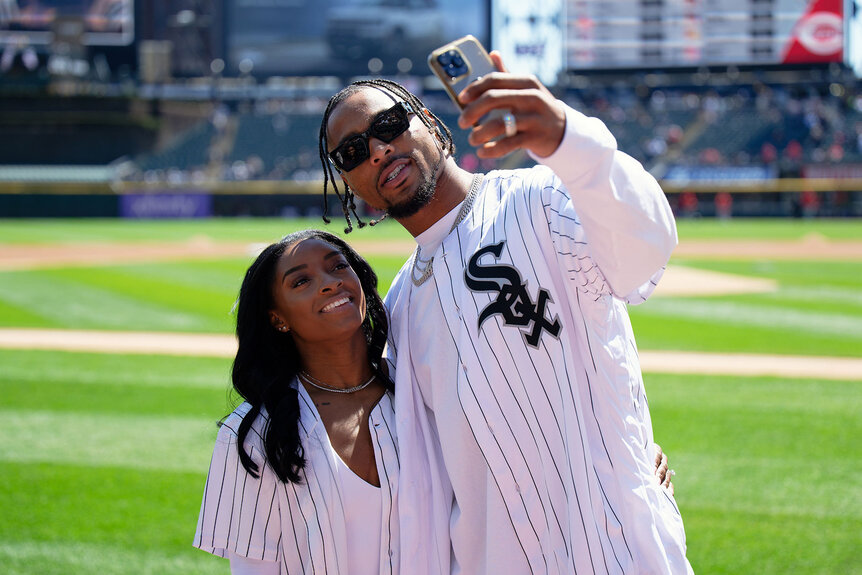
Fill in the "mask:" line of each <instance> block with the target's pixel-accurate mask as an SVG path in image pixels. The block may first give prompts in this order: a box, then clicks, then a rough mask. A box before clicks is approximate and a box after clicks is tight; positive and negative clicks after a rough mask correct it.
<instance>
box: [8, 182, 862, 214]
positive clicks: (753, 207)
mask: <svg viewBox="0 0 862 575" xmlns="http://www.w3.org/2000/svg"><path fill="white" fill-rule="evenodd" d="M662 188H663V189H664V191H665V193H666V194H667V195H668V200H669V202H670V204H671V206H672V207H673V209H674V211H675V213H676V214H677V215H680V216H682V217H687V216H690V217H699V216H703V217H731V216H732V217H815V216H820V217H859V216H862V179H810V178H806V179H803V178H797V179H788V178H784V179H776V180H768V181H758V182H738V181H737V182H687V183H679V182H669V181H665V182H662ZM322 190H323V184H322V182H290V181H263V180H255V181H246V182H217V183H211V184H198V185H189V184H183V185H174V186H171V185H168V184H165V183H158V184H146V183H140V182H0V218H55V217H76V218H87V217H100V218H114V217H117V218H119V217H122V218H171V217H173V218H193V217H213V216H215V217H233V216H252V217H272V216H285V217H292V216H316V215H319V214H320V213H321V212H322V210H323V198H322ZM329 206H330V212H331V213H332V214H334V215H336V216H337V215H340V213H341V207H340V205H339V203H338V199H337V198H336V197H335V195H334V194H332V195H331V197H330V198H329Z"/></svg>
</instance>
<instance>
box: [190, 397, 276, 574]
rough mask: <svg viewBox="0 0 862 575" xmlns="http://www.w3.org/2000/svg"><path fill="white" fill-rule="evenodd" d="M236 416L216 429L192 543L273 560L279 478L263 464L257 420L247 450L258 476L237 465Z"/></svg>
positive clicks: (225, 554) (215, 551)
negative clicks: (216, 435) (255, 466)
mask: <svg viewBox="0 0 862 575" xmlns="http://www.w3.org/2000/svg"><path fill="white" fill-rule="evenodd" d="M259 419H260V418H259ZM240 420H241V417H240V416H239V415H237V413H236V412H234V414H232V415H231V416H230V417H228V419H227V420H225V422H224V423H223V424H222V426H221V428H220V429H219V433H218V437H217V438H216V443H215V448H214V449H213V456H212V461H211V462H210V468H209V474H208V475H207V481H206V486H205V487H204V495H203V501H202V502H201V509H200V515H199V517H198V526H197V532H196V533H195V539H194V546H195V547H197V548H199V549H202V550H204V551H207V552H209V553H212V554H213V555H217V556H219V557H228V556H229V555H231V554H232V555H237V556H241V557H248V558H250V559H258V560H261V561H276V560H277V559H278V555H279V553H278V549H279V543H280V537H281V522H280V516H279V503H278V498H277V497H276V494H277V487H278V484H279V481H278V478H277V477H276V475H275V473H274V472H273V471H272V469H271V468H270V467H269V466H268V465H267V463H266V459H265V457H264V455H263V452H262V445H263V444H262V441H261V440H260V436H259V429H260V428H261V426H259V425H257V423H256V424H255V425H254V426H252V429H251V431H249V435H248V438H247V440H246V451H247V452H248V453H249V455H250V456H251V458H252V460H253V461H254V462H255V463H256V464H257V466H258V471H259V475H260V477H258V478H256V477H254V476H253V475H251V474H249V473H248V472H247V471H246V470H245V468H244V467H243V466H242V463H241V462H240V460H239V454H238V453H237V435H236V429H237V428H238V426H239V422H240Z"/></svg>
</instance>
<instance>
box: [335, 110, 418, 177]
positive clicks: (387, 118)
mask: <svg viewBox="0 0 862 575" xmlns="http://www.w3.org/2000/svg"><path fill="white" fill-rule="evenodd" d="M415 113H416V112H415V111H413V108H412V107H411V106H410V104H408V103H407V102H398V103H397V104H395V105H394V106H392V107H391V108H389V109H388V110H384V111H382V112H380V113H379V114H377V116H375V117H374V119H373V120H372V121H371V125H370V126H369V127H368V129H367V130H365V131H364V132H362V133H361V134H357V135H355V136H350V137H349V138H347V139H346V140H344V141H343V142H341V143H340V144H339V145H338V147H337V148H335V149H334V150H332V151H331V152H330V153H329V158H330V159H331V160H332V163H334V164H335V167H337V168H338V169H339V170H341V171H343V172H349V171H350V170H352V169H353V168H355V167H356V166H358V165H359V164H361V163H362V162H364V161H365V160H367V159H368V158H369V157H370V156H371V151H370V150H369V149H368V139H369V138H377V139H378V140H380V141H381V142H386V143H387V144H388V143H389V142H391V141H392V140H394V139H395V138H397V137H398V136H400V135H401V134H403V133H404V132H406V131H407V128H409V127H410V120H409V119H408V117H407V115H408V114H415Z"/></svg>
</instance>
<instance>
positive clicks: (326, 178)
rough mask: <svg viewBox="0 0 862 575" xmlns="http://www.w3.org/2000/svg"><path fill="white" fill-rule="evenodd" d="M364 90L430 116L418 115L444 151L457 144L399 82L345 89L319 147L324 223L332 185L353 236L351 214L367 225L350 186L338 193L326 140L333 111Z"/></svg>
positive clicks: (325, 116) (322, 129) (337, 96)
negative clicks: (386, 95)
mask: <svg viewBox="0 0 862 575" xmlns="http://www.w3.org/2000/svg"><path fill="white" fill-rule="evenodd" d="M364 88H377V89H379V90H383V91H384V92H388V93H389V94H391V95H393V96H395V97H397V98H401V99H402V100H404V101H405V102H407V103H408V104H410V106H411V107H412V108H413V109H414V110H422V111H423V112H427V114H426V113H421V112H420V113H417V116H418V117H419V119H420V120H422V123H423V124H425V125H426V126H428V127H429V128H430V129H432V130H435V131H436V132H437V133H438V134H439V135H440V138H441V139H442V141H443V150H444V151H446V152H449V154H450V155H453V154H454V153H455V142H454V141H453V140H452V132H451V131H450V130H449V127H448V126H446V124H444V123H443V121H442V120H440V118H438V117H437V115H436V114H434V112H431V111H430V110H428V109H427V108H426V107H425V104H423V103H422V100H420V99H419V98H418V97H417V96H416V95H415V94H413V93H412V92H410V91H409V90H408V89H407V88H405V87H404V86H402V85H401V84H399V83H398V82H393V81H392V80H386V79H383V78H372V79H366V80H357V81H355V82H352V83H351V84H350V85H348V86H347V87H345V88H343V89H342V90H341V91H340V92H338V93H337V94H335V95H334V96H333V97H332V98H330V99H329V104H327V106H326V111H324V112H323V121H322V122H321V123H320V137H319V140H318V143H319V147H320V163H321V165H322V166H323V221H324V222H326V223H327V224H328V223H329V222H330V220H329V217H328V216H329V202H328V201H327V200H328V192H329V185H330V184H332V189H333V191H334V192H335V195H336V196H338V199H339V200H340V201H341V210H342V212H344V219H345V220H347V227H346V228H345V229H344V233H350V232H351V231H353V220H352V218H351V216H350V214H351V212H352V213H353V216H354V217H355V218H356V222H357V224H358V226H359V227H360V228H363V227H365V225H366V224H365V222H363V221H362V219H361V218H360V217H359V214H358V213H357V212H356V199H355V198H356V196H355V194H354V193H353V190H351V189H350V186H348V185H347V182H345V183H344V190H343V191H339V189H338V177H337V176H336V175H335V171H336V170H337V168H336V167H335V166H334V165H333V164H332V162H331V161H330V159H329V154H328V153H327V150H328V149H329V142H328V140H327V137H326V127H327V125H328V124H329V116H330V115H331V114H332V111H333V110H334V109H335V108H336V106H338V104H340V103H341V102H342V101H343V100H345V99H346V98H347V97H348V96H352V95H353V94H356V93H357V92H359V91H360V90H362V89H364ZM435 122H436V125H435ZM385 218H386V214H383V216H382V217H380V218H379V219H376V220H371V221H370V222H368V225H372V226H373V225H376V224H378V223H380V222H381V221H383V220H384V219H385Z"/></svg>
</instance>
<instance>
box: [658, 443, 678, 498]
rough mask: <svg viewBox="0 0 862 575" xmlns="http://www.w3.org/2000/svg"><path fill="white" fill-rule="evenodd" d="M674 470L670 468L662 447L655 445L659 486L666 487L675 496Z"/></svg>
mask: <svg viewBox="0 0 862 575" xmlns="http://www.w3.org/2000/svg"><path fill="white" fill-rule="evenodd" d="M674 475H675V473H674V471H673V469H670V468H669V467H668V462H667V455H665V453H664V452H663V451H662V449H661V445H659V444H658V443H656V444H655V476H656V477H657V478H658V482H659V484H661V485H662V486H664V487H665V488H666V489H667V490H668V491H670V494H671V495H673V482H672V481H671V479H673V476H674Z"/></svg>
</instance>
